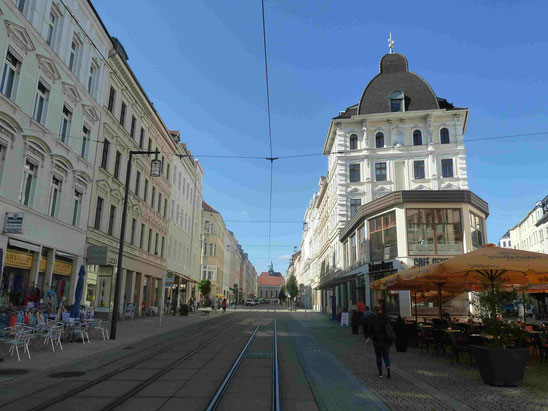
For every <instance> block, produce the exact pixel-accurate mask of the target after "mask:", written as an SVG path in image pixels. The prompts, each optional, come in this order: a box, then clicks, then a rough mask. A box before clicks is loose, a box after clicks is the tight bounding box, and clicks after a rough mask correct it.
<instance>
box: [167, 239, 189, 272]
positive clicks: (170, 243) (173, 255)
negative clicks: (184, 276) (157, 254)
mask: <svg viewBox="0 0 548 411" xmlns="http://www.w3.org/2000/svg"><path fill="white" fill-rule="evenodd" d="M167 258H168V259H172V260H176V261H180V262H181V264H183V265H185V264H186V263H188V262H189V261H190V248H189V247H186V246H185V245H184V244H183V243H182V242H181V241H177V240H176V239H175V238H171V237H169V238H168V240H167Z"/></svg>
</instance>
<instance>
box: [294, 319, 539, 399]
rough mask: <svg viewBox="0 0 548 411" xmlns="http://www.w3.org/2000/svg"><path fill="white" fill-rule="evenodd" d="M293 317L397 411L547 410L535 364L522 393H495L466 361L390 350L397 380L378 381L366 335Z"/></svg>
mask: <svg viewBox="0 0 548 411" xmlns="http://www.w3.org/2000/svg"><path fill="white" fill-rule="evenodd" d="M292 316H293V317H294V318H295V319H297V320H299V321H300V322H301V324H303V325H304V326H305V327H309V328H310V330H311V332H312V334H313V335H314V336H315V337H316V338H317V339H318V340H320V341H321V342H322V343H323V344H325V345H326V346H328V347H329V348H330V349H331V351H332V352H333V353H334V354H335V355H337V356H338V357H339V358H340V360H341V361H342V363H343V364H344V365H345V366H346V367H347V368H348V369H349V370H351V371H352V372H353V373H354V374H355V375H356V376H358V377H359V378H360V379H361V380H362V381H363V382H364V383H365V384H366V385H367V386H368V387H369V388H370V389H371V390H372V391H373V392H374V393H375V394H376V395H377V396H378V397H379V398H381V399H382V400H383V401H384V402H385V403H386V404H387V405H388V406H390V407H391V408H392V409H398V410H399V409H406V410H409V409H412V410H426V409H428V410H433V409H435V410H444V409H474V410H541V409H548V390H547V387H548V384H547V381H548V365H538V359H536V358H535V359H533V360H532V361H531V362H530V364H529V365H528V367H527V370H526V372H525V379H524V381H523V383H522V385H521V386H519V387H493V386H490V385H487V384H485V383H483V381H482V380H481V377H480V375H479V371H478V369H477V368H475V367H471V366H470V361H469V358H468V357H467V356H466V355H464V356H463V357H462V358H461V359H460V363H459V364H456V363H455V364H451V363H450V359H449V358H448V357H444V356H432V354H431V353H428V354H427V353H426V352H424V353H423V354H420V351H419V350H418V349H416V348H412V347H410V348H409V350H408V352H407V353H398V352H396V351H395V349H392V350H391V361H392V375H393V377H392V379H391V380H388V379H386V378H379V377H378V376H377V371H376V364H375V355H374V351H373V347H372V346H369V347H366V346H365V340H364V337H363V334H359V335H353V334H352V332H351V330H350V327H340V326H339V325H338V324H336V323H334V322H333V321H331V320H330V318H329V317H328V316H327V315H325V314H319V313H308V314H307V316H306V318H305V315H304V313H300V312H299V313H294V314H292Z"/></svg>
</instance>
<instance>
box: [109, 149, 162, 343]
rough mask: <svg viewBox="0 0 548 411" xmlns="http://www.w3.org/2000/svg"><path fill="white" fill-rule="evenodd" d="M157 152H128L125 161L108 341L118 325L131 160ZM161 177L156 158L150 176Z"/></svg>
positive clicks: (152, 163) (152, 162) (113, 336)
mask: <svg viewBox="0 0 548 411" xmlns="http://www.w3.org/2000/svg"><path fill="white" fill-rule="evenodd" d="M159 153H160V152H159V151H130V152H129V158H128V160H127V171H126V187H125V194H124V209H123V210H122V227H121V230H120V247H119V249H118V268H117V272H116V286H115V288H114V311H113V312H112V323H111V327H110V339H111V340H115V339H116V326H117V325H118V316H119V307H118V306H119V305H120V288H122V259H123V258H124V243H125V240H126V220H127V203H128V197H129V183H130V181H131V160H132V158H133V156H135V155H141V154H156V155H158V154H159ZM161 175H162V161H161V160H158V159H157V158H155V159H153V160H152V161H151V165H150V176H151V177H160V176H161Z"/></svg>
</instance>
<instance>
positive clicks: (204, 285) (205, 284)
mask: <svg viewBox="0 0 548 411" xmlns="http://www.w3.org/2000/svg"><path fill="white" fill-rule="evenodd" d="M198 289H199V290H200V293H202V295H203V296H204V298H207V297H208V296H209V293H210V292H211V281H209V280H208V279H207V278H206V279H204V280H202V281H200V283H199V284H198Z"/></svg>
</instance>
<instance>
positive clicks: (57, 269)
mask: <svg viewBox="0 0 548 411" xmlns="http://www.w3.org/2000/svg"><path fill="white" fill-rule="evenodd" d="M6 240H7V241H6ZM3 243H4V244H5V246H4V247H0V261H2V266H1V267H2V270H1V279H0V302H1V304H0V305H5V306H7V305H9V306H29V307H36V308H38V307H42V308H44V306H46V305H47V306H48V307H47V308H49V309H51V311H55V310H57V307H58V305H59V302H60V301H65V304H66V305H68V304H72V303H73V302H74V301H73V298H74V290H75V286H76V281H77V278H78V270H79V268H80V266H81V265H82V262H83V257H81V256H77V255H74V254H71V253H68V252H63V251H61V250H56V249H53V248H48V247H47V246H46V245H42V244H36V243H31V242H27V241H23V240H19V239H14V238H9V237H8V238H7V239H5V240H4V241H3Z"/></svg>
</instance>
